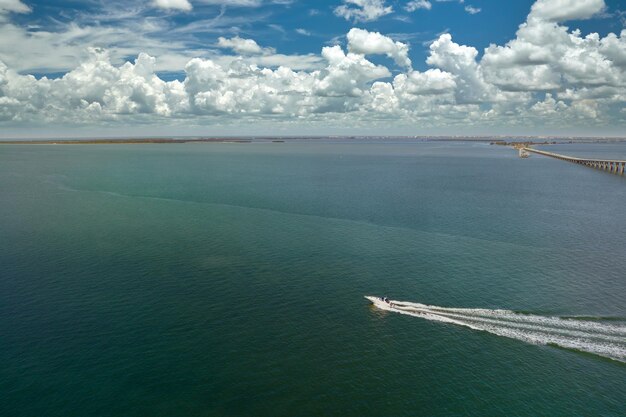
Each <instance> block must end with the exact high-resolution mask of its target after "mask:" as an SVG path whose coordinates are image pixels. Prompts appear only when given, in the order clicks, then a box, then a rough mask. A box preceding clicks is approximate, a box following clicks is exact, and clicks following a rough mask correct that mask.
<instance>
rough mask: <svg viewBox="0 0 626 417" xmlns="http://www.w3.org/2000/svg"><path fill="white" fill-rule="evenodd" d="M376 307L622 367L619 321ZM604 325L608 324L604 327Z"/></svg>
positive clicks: (624, 350) (625, 328)
mask: <svg viewBox="0 0 626 417" xmlns="http://www.w3.org/2000/svg"><path fill="white" fill-rule="evenodd" d="M391 303H392V305H388V304H385V303H376V305H377V307H378V308H381V309H383V310H388V311H392V312H395V313H400V314H404V315H409V316H414V317H420V318H423V319H426V320H432V321H438V322H443V323H449V324H456V325H459V326H464V327H469V328H471V329H474V330H480V331H485V332H488V333H492V334H495V335H498V336H504V337H509V338H511V339H516V340H521V341H524V342H527V343H532V344H540V345H553V346H559V347H562V348H565V349H572V350H577V351H582V352H587V353H592V354H595V355H599V356H603V357H606V358H609V359H613V360H616V361H620V362H625V363H626V325H622V324H618V323H615V322H619V321H621V320H619V318H613V317H611V318H609V317H598V318H593V317H582V316H576V317H550V316H540V315H535V314H531V313H528V312H524V313H520V312H516V311H512V310H489V309H479V308H450V307H438V306H431V305H426V304H420V303H412V302H408V301H395V300H394V301H392V302H391ZM607 322H608V323H607Z"/></svg>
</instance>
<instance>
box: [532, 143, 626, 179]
mask: <svg viewBox="0 0 626 417" xmlns="http://www.w3.org/2000/svg"><path fill="white" fill-rule="evenodd" d="M522 149H523V150H525V151H526V152H532V153H536V154H539V155H544V156H549V157H550V158H556V159H560V160H561V161H567V162H573V163H575V164H579V165H584V166H588V167H590V168H595V169H601V170H603V171H608V172H611V173H613V174H617V175H624V171H625V170H626V161H618V160H613V159H588V158H574V157H573V156H567V155H561V154H558V153H553V152H546V151H540V150H538V149H533V148H522Z"/></svg>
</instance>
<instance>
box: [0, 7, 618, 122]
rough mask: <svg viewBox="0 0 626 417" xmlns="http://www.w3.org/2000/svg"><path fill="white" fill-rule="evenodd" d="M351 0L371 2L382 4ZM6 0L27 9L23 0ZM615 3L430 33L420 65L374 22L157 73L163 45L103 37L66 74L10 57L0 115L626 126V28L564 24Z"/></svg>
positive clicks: (246, 47) (231, 43)
mask: <svg viewBox="0 0 626 417" xmlns="http://www.w3.org/2000/svg"><path fill="white" fill-rule="evenodd" d="M168 3H169V4H174V3H179V2H174V1H170V2H168ZM347 3H350V4H355V5H360V6H362V7H363V10H365V6H366V3H367V4H370V3H368V2H367V1H365V2H360V0H359V1H358V2H357V1H356V0H355V1H350V2H347ZM374 3H377V2H374ZM374 3H372V4H374ZM378 3H380V2H378ZM557 3H558V7H556V6H555V4H557ZM2 4H5V3H2ZM6 4H10V5H12V6H11V7H13V8H14V9H17V11H20V10H22V9H19V7H20V6H19V4H21V3H20V2H13V3H10V2H9V3H6ZM6 4H5V7H8V6H6ZM179 4H183V3H179ZM604 8H605V4H604V2H603V1H602V0H558V1H547V0H538V1H537V2H536V3H535V4H534V5H533V7H532V10H531V12H530V14H529V16H528V18H527V20H526V22H524V23H523V24H521V25H520V27H519V29H518V31H517V33H516V36H515V38H514V39H512V40H510V41H509V42H507V43H506V44H504V45H495V44H492V45H490V46H489V47H488V48H486V49H485V50H484V51H483V52H482V54H481V53H480V52H479V51H478V50H477V49H476V48H474V47H472V46H470V45H462V44H459V43H457V42H455V40H454V39H453V37H452V36H451V35H450V34H447V33H446V34H442V35H440V36H439V37H438V38H437V39H435V40H434V41H433V42H432V43H431V44H430V46H429V53H428V57H427V60H426V63H427V64H428V66H429V67H430V68H429V69H427V70H425V71H417V70H414V69H413V68H412V63H411V60H410V58H409V45H408V44H407V43H403V42H399V41H396V40H394V39H392V38H391V37H389V36H386V35H384V34H381V33H378V32H373V31H368V30H365V29H362V28H352V29H351V30H350V31H349V32H348V33H347V34H346V41H347V42H346V47H345V48H344V47H342V46H340V45H335V46H326V47H323V48H322V49H321V52H320V54H319V56H314V57H308V58H306V59H310V60H311V61H310V65H305V66H304V67H302V66H300V67H299V68H300V69H298V65H297V63H298V61H302V60H303V58H302V57H297V56H296V57H293V59H292V57H291V56H289V55H280V54H277V53H276V51H275V50H274V49H273V48H268V47H261V46H259V44H258V43H257V42H256V41H255V40H253V39H245V38H241V37H239V36H235V37H230V38H227V37H220V38H219V39H218V41H217V47H219V48H226V49H229V50H233V51H234V52H235V53H237V54H239V55H240V56H237V57H231V58H230V59H223V58H215V59H211V58H206V57H199V58H193V59H191V60H189V61H188V62H187V63H186V64H184V69H183V71H184V77H182V78H181V79H180V80H173V81H166V80H164V79H162V78H161V77H159V75H157V62H158V59H159V58H158V57H152V56H150V55H148V54H145V53H141V54H139V55H138V56H137V58H136V59H134V60H133V61H132V62H125V63H123V64H121V65H120V64H117V65H116V64H115V63H113V62H112V59H111V56H110V53H109V52H108V51H107V50H106V49H102V48H90V50H89V53H88V56H87V58H86V59H85V60H83V61H82V62H81V63H80V64H79V65H78V66H77V67H76V68H74V69H73V70H71V71H69V72H67V73H66V74H65V75H64V76H62V77H60V78H56V79H49V78H46V77H42V78H36V77H34V76H32V75H22V74H20V73H18V71H16V70H15V69H12V68H10V67H9V66H8V65H6V64H5V63H4V62H2V61H0V125H5V126H28V125H30V124H32V123H39V124H46V123H56V124H63V125H67V126H85V125H113V126H116V125H117V126H123V125H125V124H137V123H165V124H167V123H196V124H200V125H202V124H207V125H210V124H211V123H214V122H215V121H219V123H223V124H229V123H231V124H232V125H233V126H236V125H238V124H241V123H251V124H254V123H255V122H256V121H271V122H272V123H276V124H280V123H286V124H296V125H297V124H298V123H301V124H302V123H315V122H317V123H337V124H338V125H342V126H368V125H370V124H375V123H380V122H383V123H387V124H398V125H404V126H407V127H408V128H413V129H415V130H416V131H417V130H419V129H422V128H436V127H452V128H456V129H459V128H463V129H467V128H469V127H472V126H482V127H494V128H495V127H499V128H507V129H513V130H514V129H526V128H529V127H533V126H534V127H541V128H546V127H555V128H559V127H572V126H584V127H587V128H588V127H590V126H591V127H593V126H597V127H598V128H599V129H601V128H602V127H603V126H624V124H625V119H626V110H625V108H626V107H625V102H626V100H625V99H626V30H623V31H622V32H621V33H619V34H616V33H609V34H608V35H606V36H605V37H601V36H600V35H598V34H596V33H590V34H587V35H583V34H582V33H581V32H580V31H578V30H570V29H569V28H568V27H567V26H565V25H564V23H563V22H564V21H567V20H570V19H585V18H591V17H593V16H594V15H596V14H597V13H600V12H602V11H603V10H604ZM381 57H382V58H383V60H386V61H384V63H383V60H381V59H380V58H381Z"/></svg>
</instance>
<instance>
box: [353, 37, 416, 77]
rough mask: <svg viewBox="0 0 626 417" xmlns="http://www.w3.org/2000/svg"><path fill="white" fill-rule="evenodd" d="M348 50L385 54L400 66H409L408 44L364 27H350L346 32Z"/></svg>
mask: <svg viewBox="0 0 626 417" xmlns="http://www.w3.org/2000/svg"><path fill="white" fill-rule="evenodd" d="M347 38H348V50H349V51H350V52H354V53H357V54H363V55H374V54H378V55H387V56H388V57H390V58H392V59H393V60H394V61H395V62H396V64H398V65H399V66H401V67H406V68H410V67H411V60H410V59H409V46H408V45H407V44H405V43H402V42H395V41H394V40H393V39H391V38H389V37H387V36H384V35H381V34H380V33H378V32H368V31H367V30H364V29H358V28H352V29H350V31H349V32H348V35H347Z"/></svg>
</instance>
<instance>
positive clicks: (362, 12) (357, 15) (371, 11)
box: [335, 0, 393, 22]
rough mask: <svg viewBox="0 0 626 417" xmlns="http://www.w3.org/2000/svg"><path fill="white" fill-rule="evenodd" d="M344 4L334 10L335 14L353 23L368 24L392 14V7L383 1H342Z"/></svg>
mask: <svg viewBox="0 0 626 417" xmlns="http://www.w3.org/2000/svg"><path fill="white" fill-rule="evenodd" d="M343 2H344V3H345V4H342V5H341V6H338V7H336V8H335V14H336V15H337V16H340V17H343V18H344V19H346V20H352V21H354V22H370V21H373V20H377V19H378V18H380V17H382V16H385V15H388V14H390V13H393V7H391V6H386V5H385V0H343Z"/></svg>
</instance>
